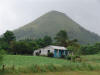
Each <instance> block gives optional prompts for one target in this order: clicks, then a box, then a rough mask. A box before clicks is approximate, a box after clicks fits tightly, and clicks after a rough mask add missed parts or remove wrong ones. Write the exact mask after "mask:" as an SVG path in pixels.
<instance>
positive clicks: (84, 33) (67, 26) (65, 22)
mask: <svg viewBox="0 0 100 75" xmlns="http://www.w3.org/2000/svg"><path fill="white" fill-rule="evenodd" d="M60 30H66V31H67V32H68V36H69V38H70V39H78V40H79V42H80V43H82V44H88V43H95V42H98V41H100V37H99V36H98V35H96V34H94V33H92V32H89V31H88V30H86V29H84V28H83V27H81V26H80V25H79V24H77V23H76V22H74V21H73V20H72V19H70V18H69V17H68V16H66V15H65V14H64V13H61V12H58V11H51V12H48V13H46V14H45V15H43V16H41V17H39V18H38V19H36V20H35V21H33V22H31V23H29V24H27V25H25V26H23V27H21V28H19V29H16V30H15V31H14V33H15V35H16V37H17V40H22V39H27V38H29V39H37V38H40V37H43V36H45V35H48V36H52V37H54V36H55V34H56V33H57V32H58V31H60Z"/></svg>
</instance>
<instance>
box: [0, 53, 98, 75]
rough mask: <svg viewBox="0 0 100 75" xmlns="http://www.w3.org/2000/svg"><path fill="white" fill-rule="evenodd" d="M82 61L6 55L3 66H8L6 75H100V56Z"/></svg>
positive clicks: (85, 58) (84, 58)
mask: <svg viewBox="0 0 100 75" xmlns="http://www.w3.org/2000/svg"><path fill="white" fill-rule="evenodd" d="M82 59H83V62H81V63H79V62H70V61H68V60H64V59H57V58H48V57H39V56H21V55H6V56H4V62H3V64H5V65H6V71H5V75H6V73H7V75H9V73H10V75H11V73H15V74H13V75H16V74H17V73H21V75H28V74H29V73H30V75H61V74H63V75H66V74H69V75H75V74H76V75H89V74H91V75H94V74H95V75H98V72H99V71H100V63H99V62H100V55H99V54H98V55H88V56H82ZM13 68H14V69H13ZM92 71H93V73H92ZM47 72H48V73H47ZM52 72H53V73H52ZM34 73H35V74H34ZM36 73H37V74H36ZM0 75H1V74H0ZM18 75H19V74H18Z"/></svg>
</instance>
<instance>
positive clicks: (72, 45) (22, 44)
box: [0, 30, 100, 55]
mask: <svg viewBox="0 0 100 75" xmlns="http://www.w3.org/2000/svg"><path fill="white" fill-rule="evenodd" d="M48 45H59V46H64V47H66V48H68V50H70V51H72V52H73V54H74V55H80V54H83V55H88V54H97V53H99V52H100V43H96V44H94V45H85V46H82V45H80V44H79V43H78V40H77V39H73V40H69V38H68V35H67V32H66V31H65V30H61V31H59V32H58V33H57V34H56V35H55V38H54V40H52V38H51V37H50V36H44V37H43V38H39V39H35V40H33V39H29V38H27V39H25V40H19V41H16V37H15V35H14V33H13V32H11V31H7V32H5V33H4V35H3V37H2V38H0V49H3V50H5V51H6V52H7V53H9V54H30V55H32V54H33V51H34V50H37V49H38V48H43V47H46V46H48Z"/></svg>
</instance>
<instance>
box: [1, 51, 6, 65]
mask: <svg viewBox="0 0 100 75" xmlns="http://www.w3.org/2000/svg"><path fill="white" fill-rule="evenodd" d="M5 54H6V52H5V50H0V65H1V64H2V61H3V55H5Z"/></svg>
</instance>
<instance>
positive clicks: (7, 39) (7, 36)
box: [3, 31, 16, 44]
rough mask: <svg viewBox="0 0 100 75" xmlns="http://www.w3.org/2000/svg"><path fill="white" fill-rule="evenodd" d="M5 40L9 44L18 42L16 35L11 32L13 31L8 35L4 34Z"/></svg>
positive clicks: (8, 32)
mask: <svg viewBox="0 0 100 75" xmlns="http://www.w3.org/2000/svg"><path fill="white" fill-rule="evenodd" d="M3 38H4V40H5V41H6V42H7V43H8V44H10V42H11V41H14V40H16V37H15V35H14V33H13V32H11V31H7V32H6V33H4V37H3Z"/></svg>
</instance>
